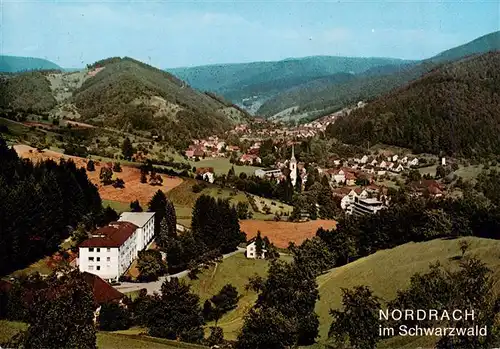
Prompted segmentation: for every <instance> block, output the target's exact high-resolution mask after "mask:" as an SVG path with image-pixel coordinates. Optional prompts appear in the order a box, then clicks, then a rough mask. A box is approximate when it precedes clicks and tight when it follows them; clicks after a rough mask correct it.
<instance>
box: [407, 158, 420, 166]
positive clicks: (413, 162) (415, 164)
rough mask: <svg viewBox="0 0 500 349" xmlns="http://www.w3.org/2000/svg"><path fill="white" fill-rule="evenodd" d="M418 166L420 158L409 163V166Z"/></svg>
mask: <svg viewBox="0 0 500 349" xmlns="http://www.w3.org/2000/svg"><path fill="white" fill-rule="evenodd" d="M417 165H418V158H414V159H412V160H410V161H408V166H417Z"/></svg>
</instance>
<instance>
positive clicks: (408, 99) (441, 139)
mask: <svg viewBox="0 0 500 349" xmlns="http://www.w3.org/2000/svg"><path fill="white" fill-rule="evenodd" d="M499 82H500V52H491V53H486V54H483V55H481V56H472V57H469V58H465V59H462V60H460V61H458V62H453V63H446V64H444V65H442V66H440V67H439V68H437V69H434V70H432V71H431V72H430V73H428V74H426V75H424V76H423V77H421V78H419V79H417V80H415V81H413V82H412V83H410V84H409V85H407V86H405V87H401V88H399V89H397V90H394V91H392V92H391V93H389V94H386V95H384V96H382V97H379V98H377V99H376V100H374V101H372V102H371V103H369V104H367V105H366V106H365V107H364V108H360V109H357V110H354V111H353V112H352V113H351V114H350V115H348V116H344V117H341V118H340V119H338V120H337V121H336V122H335V123H334V124H332V125H330V126H329V127H328V129H327V135H329V136H330V137H335V138H338V139H340V140H341V141H343V142H346V143H353V144H360V145H366V144H367V143H368V142H370V144H375V143H384V144H390V145H395V146H400V147H405V148H410V149H413V150H414V151H415V152H418V153H420V152H426V153H434V154H440V153H444V154H448V155H459V156H466V157H474V156H486V155H489V154H492V153H493V154H496V155H500V138H499V137H498V135H499V134H500V113H499V112H498V111H499V110H500V83H499Z"/></svg>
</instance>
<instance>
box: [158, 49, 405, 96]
mask: <svg viewBox="0 0 500 349" xmlns="http://www.w3.org/2000/svg"><path fill="white" fill-rule="evenodd" d="M402 62H404V61H402V60H399V59H393V58H376V57H366V58H364V57H333V56H313V57H304V58H292V59H285V60H281V61H272V62H252V63H238V64H217V65H207V66H199V67H191V68H174V69H167V71H169V72H171V73H172V74H174V75H176V76H177V77H179V78H181V79H183V80H185V81H187V82H188V83H189V84H191V85H192V86H193V87H195V88H197V89H199V90H203V91H206V90H208V91H213V92H216V93H219V94H222V95H223V96H224V97H226V98H228V99H230V100H232V101H233V102H239V101H241V100H242V99H244V98H245V97H252V96H254V95H257V96H260V97H266V96H268V95H269V94H274V93H278V92H281V91H284V90H286V89H288V88H291V87H293V86H298V85H300V84H303V83H306V82H308V81H311V80H313V79H318V78H322V77H325V76H329V75H332V74H336V73H353V74H358V73H361V72H364V71H366V70H368V69H370V68H373V67H376V66H382V65H388V64H400V63H402Z"/></svg>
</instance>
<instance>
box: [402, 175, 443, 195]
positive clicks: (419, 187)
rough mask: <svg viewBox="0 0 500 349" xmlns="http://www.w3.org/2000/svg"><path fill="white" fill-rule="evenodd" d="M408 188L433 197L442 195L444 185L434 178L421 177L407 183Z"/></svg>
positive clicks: (417, 193)
mask: <svg viewBox="0 0 500 349" xmlns="http://www.w3.org/2000/svg"><path fill="white" fill-rule="evenodd" d="M409 187H410V189H411V190H412V191H413V193H414V194H416V195H426V196H430V197H433V198H437V197H441V196H443V195H444V186H443V185H442V184H441V183H439V182H437V181H436V180H434V179H421V180H419V181H413V182H411V183H410V184H409Z"/></svg>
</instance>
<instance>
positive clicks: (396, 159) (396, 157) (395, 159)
mask: <svg viewBox="0 0 500 349" xmlns="http://www.w3.org/2000/svg"><path fill="white" fill-rule="evenodd" d="M392 161H393V162H396V161H398V155H397V154H396V155H393V156H392Z"/></svg>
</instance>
